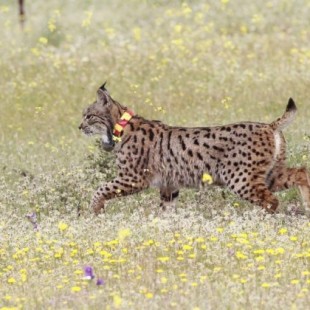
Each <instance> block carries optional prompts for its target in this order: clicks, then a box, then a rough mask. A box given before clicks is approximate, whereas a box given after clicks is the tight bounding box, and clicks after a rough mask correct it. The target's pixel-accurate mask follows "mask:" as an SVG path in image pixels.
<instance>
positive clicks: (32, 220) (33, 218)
mask: <svg viewBox="0 0 310 310" xmlns="http://www.w3.org/2000/svg"><path fill="white" fill-rule="evenodd" d="M26 218H27V219H28V220H29V222H30V223H31V224H32V226H33V228H34V230H38V223H37V215H36V213H35V212H32V213H30V214H27V215H26Z"/></svg>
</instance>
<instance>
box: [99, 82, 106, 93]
mask: <svg viewBox="0 0 310 310" xmlns="http://www.w3.org/2000/svg"><path fill="white" fill-rule="evenodd" d="M106 84H107V81H105V82H104V83H103V84H102V85H101V86H100V87H99V89H101V90H103V91H107V89H106V88H105V85H106Z"/></svg>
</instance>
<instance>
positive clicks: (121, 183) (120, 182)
mask: <svg viewBox="0 0 310 310" xmlns="http://www.w3.org/2000/svg"><path fill="white" fill-rule="evenodd" d="M147 187H148V184H147V182H146V181H144V180H138V181H137V179H136V178H131V177H124V178H122V177H117V178H116V179H114V180H113V181H111V182H108V183H105V184H103V185H102V186H100V187H99V188H98V189H97V191H96V192H95V194H94V196H93V199H92V202H91V209H93V211H94V213H95V214H96V215H98V214H99V213H100V211H101V209H102V210H104V204H105V201H106V200H109V199H112V198H114V197H120V196H127V195H131V194H134V193H138V192H140V191H141V190H143V189H145V188H147Z"/></svg>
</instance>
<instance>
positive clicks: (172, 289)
mask: <svg viewBox="0 0 310 310" xmlns="http://www.w3.org/2000/svg"><path fill="white" fill-rule="evenodd" d="M309 16H310V5H309V1H302V0H297V1H290V0H282V1H281V0H279V1H276V0H271V1H268V2H262V1H251V2H250V1H247V2H245V1H241V0H235V1H233V0H231V1H224V0H222V1H210V2H209V4H206V3H205V1H198V0H197V1H191V2H190V3H186V2H183V1H138V0H131V1H118V0H117V1H90V0H89V1H57V0H53V1H45V2H43V1H26V17H27V20H26V23H25V27H24V30H23V31H22V30H21V29H20V27H19V23H18V16H17V7H16V3H15V1H14V3H11V1H4V0H2V1H1V2H0V28H1V33H0V55H1V58H0V72H1V74H0V107H1V110H0V171H1V174H0V208H1V215H0V292H1V294H0V309H8V308H17V309H35V308H37V309H40V308H46V309H48V308H51V309H52V308H63V309H73V308H74V309H82V308H83V309H84V308H91V309H103V308H106V309H116V308H120V309H170V308H175V309H209V308H210V309H279V308H281V309H291V308H292V309H305V308H306V307H307V305H308V304H309V302H310V297H309V296H310V294H309V289H310V269H309V259H310V258H309V257H310V225H309V218H307V217H303V216H288V215H286V210H287V209H289V208H291V207H295V206H297V207H300V200H299V196H298V194H297V192H296V191H295V190H290V191H287V192H283V193H281V194H279V197H280V200H281V207H280V213H279V214H278V215H275V216H265V215H264V214H262V212H261V210H259V209H258V208H256V207H253V206H252V205H250V204H248V203H246V202H244V201H241V200H240V199H238V198H237V197H236V196H234V195H232V194H230V193H229V192H228V191H226V190H222V189H218V188H212V189H210V190H204V191H201V192H197V191H194V190H183V191H182V192H181V196H180V199H179V204H178V207H177V208H176V209H173V210H167V211H166V212H161V211H160V210H159V208H158V205H159V197H158V193H157V191H156V190H149V191H145V192H143V193H141V194H139V195H133V196H130V197H126V198H120V199H116V200H113V201H110V202H109V203H108V207H107V212H106V214H105V215H102V216H99V217H97V218H96V217H94V216H93V215H92V214H91V213H90V212H89V210H88V203H89V200H90V198H91V195H92V192H93V191H94V190H95V189H96V187H97V186H99V184H101V183H102V182H104V181H105V180H109V179H111V178H113V175H114V174H115V167H114V164H113V154H107V153H102V152H100V150H99V149H98V147H97V146H96V143H95V140H94V139H87V138H86V137H85V136H83V135H82V134H81V133H80V132H79V130H78V125H79V123H80V121H81V114H82V110H83V108H85V107H86V106H87V105H88V104H89V103H91V102H93V100H94V99H95V93H96V90H97V88H98V86H100V85H101V84H102V83H103V82H104V81H105V80H107V81H108V84H107V87H108V89H109V91H110V93H111V95H112V96H113V98H115V99H117V100H118V101H119V102H121V103H123V104H124V105H127V106H128V107H130V108H132V109H134V110H135V111H136V112H137V113H139V114H140V115H143V116H145V117H147V118H153V119H161V120H162V121H164V122H166V123H169V124H174V125H176V124H178V125H184V126H200V125H204V126H208V125H215V124H224V123H230V122H236V121H241V120H253V121H261V122H270V121H272V120H274V119H275V118H276V117H278V116H280V115H281V114H282V113H283V111H284V109H285V106H286V103H287V100H288V98H289V97H293V98H294V100H295V101H296V103H297V106H298V114H297V117H296V120H295V122H294V123H293V124H291V125H290V127H289V128H287V129H286V131H285V136H286V139H287V142H288V162H289V164H290V165H296V166H302V165H303V166H308V167H309V165H310V159H309V156H310V155H309V148H310V144H309V136H310V131H309V127H308V125H309V118H310V110H309V108H308V106H309V83H310V79H309V65H310V43H309V42H310V40H309V36H310V32H309ZM32 212H35V213H36V215H37V223H38V231H36V230H34V229H33V224H32V223H31V222H30V221H28V220H27V218H26V215H27V214H31V213H32ZM78 212H80V213H81V216H80V217H78V216H77V214H78ZM86 265H90V266H92V267H93V268H94V272H95V274H96V277H101V278H103V279H104V281H105V284H104V285H103V286H96V283H95V282H96V279H94V280H91V281H90V280H85V279H83V268H84V267H85V266H86Z"/></svg>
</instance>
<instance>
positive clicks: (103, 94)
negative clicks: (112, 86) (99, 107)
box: [97, 83, 110, 105]
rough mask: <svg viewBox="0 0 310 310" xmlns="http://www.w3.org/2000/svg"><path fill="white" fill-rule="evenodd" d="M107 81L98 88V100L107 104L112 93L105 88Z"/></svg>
mask: <svg viewBox="0 0 310 310" xmlns="http://www.w3.org/2000/svg"><path fill="white" fill-rule="evenodd" d="M104 85H105V83H104V84H103V85H102V86H101V87H100V88H99V89H98V90H97V101H98V102H100V103H101V104H103V105H105V104H108V103H109V102H110V95H109V93H108V91H107V90H106V89H105V88H104Z"/></svg>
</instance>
